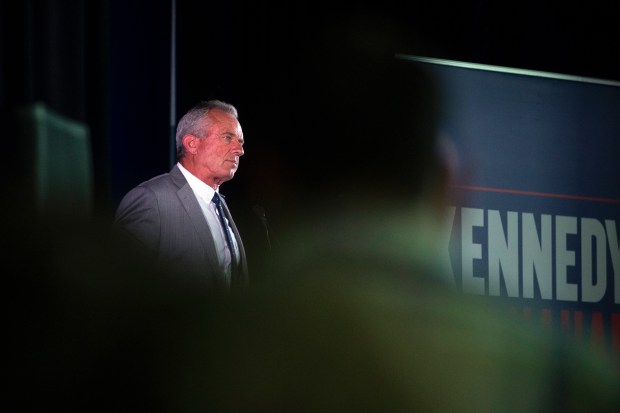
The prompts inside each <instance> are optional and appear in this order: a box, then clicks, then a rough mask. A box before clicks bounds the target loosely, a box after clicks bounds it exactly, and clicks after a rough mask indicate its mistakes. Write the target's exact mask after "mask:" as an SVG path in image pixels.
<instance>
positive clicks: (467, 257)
mask: <svg viewBox="0 0 620 413" xmlns="http://www.w3.org/2000/svg"><path fill="white" fill-rule="evenodd" d="M461 223H462V225H461V245H462V248H461V249H462V259H461V263H462V266H461V270H462V277H463V287H462V288H463V292H464V293H467V294H479V295H484V292H485V291H484V290H485V287H484V279H483V278H481V277H477V276H475V275H474V260H476V259H478V260H479V259H482V244H475V243H474V227H482V226H484V210H482V209H475V208H462V209H461Z"/></svg>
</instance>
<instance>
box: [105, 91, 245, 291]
mask: <svg viewBox="0 0 620 413" xmlns="http://www.w3.org/2000/svg"><path fill="white" fill-rule="evenodd" d="M243 144H244V137H243V131H242V129H241V125H240V123H239V121H238V112H237V109H236V108H235V107H234V106H232V105H231V104H228V103H226V102H222V101H218V100H211V101H203V102H200V103H198V104H197V105H196V106H194V107H193V108H191V109H190V110H189V111H188V112H187V113H186V114H185V115H184V116H183V117H182V118H181V120H180V121H179V123H178V126H177V132H176V149H177V160H178V162H177V164H176V165H175V166H174V167H173V168H172V170H171V171H170V172H169V173H166V174H162V175H159V176H156V177H154V178H152V179H150V180H148V181H146V182H142V183H141V184H139V185H138V186H136V187H135V188H133V189H132V190H130V191H129V192H128V193H127V194H126V195H125V196H124V197H123V199H122V200H121V202H120V204H119V206H118V209H117V211H116V217H115V224H116V225H118V226H119V227H120V228H122V229H123V230H126V231H127V232H128V233H129V234H130V235H131V236H132V237H134V238H135V239H137V240H138V241H139V243H141V244H143V245H144V246H145V247H146V248H147V250H148V251H149V252H151V253H153V254H154V255H155V260H156V262H158V263H161V264H165V265H166V266H170V269H172V270H173V271H174V272H175V273H179V272H181V273H185V274H184V275H185V276H189V278H188V280H193V281H196V282H197V283H198V284H199V285H206V286H207V287H208V288H209V289H212V290H220V289H224V290H229V289H230V288H231V286H233V287H236V286H244V285H246V284H247V280H248V274H247V261H246V254H245V250H244V247H243V243H242V240H241V237H240V235H239V231H238V230H237V227H236V225H235V222H234V221H233V219H232V216H231V214H230V211H229V209H228V207H227V205H226V202H225V201H224V200H223V196H222V195H220V194H219V187H220V185H221V184H223V183H224V182H226V181H229V180H230V179H232V178H233V176H234V175H235V172H236V171H237V168H238V167H239V158H240V157H241V156H242V155H243V154H244V150H243ZM218 198H219V200H221V202H220V204H221V208H219V207H218V202H217V201H218ZM220 211H221V212H220ZM222 215H223V216H222Z"/></svg>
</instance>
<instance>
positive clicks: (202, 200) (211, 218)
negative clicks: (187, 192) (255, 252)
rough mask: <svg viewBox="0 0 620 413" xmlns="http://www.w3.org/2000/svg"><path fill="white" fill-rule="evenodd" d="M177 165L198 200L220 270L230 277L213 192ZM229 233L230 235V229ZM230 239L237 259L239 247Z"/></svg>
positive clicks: (228, 255)
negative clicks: (212, 241)
mask: <svg viewBox="0 0 620 413" xmlns="http://www.w3.org/2000/svg"><path fill="white" fill-rule="evenodd" d="M177 165H178V167H179V169H180V170H181V172H182V173H183V176H185V179H187V183H188V184H189V186H190V187H191V188H192V191H193V192H194V194H195V195H196V199H198V204H200V208H201V209H202V214H203V215H204V217H205V219H206V220H207V223H208V224H209V228H210V229H211V235H212V236H213V240H214V241H215V249H216V250H217V258H218V261H219V263H220V266H221V268H222V270H223V271H224V272H225V273H226V274H227V275H229V276H230V273H231V265H230V264H231V255H230V250H229V249H228V243H227V242H226V234H224V229H223V228H222V225H221V224H220V221H219V218H218V214H217V210H216V209H215V204H214V203H213V202H212V199H213V195H214V193H215V190H214V189H213V188H211V187H210V186H209V185H207V184H205V183H204V182H202V181H201V180H200V179H198V178H197V177H195V176H194V175H192V173H191V172H189V171H188V170H187V169H185V168H184V167H183V165H181V164H180V163H178V164H177ZM224 220H225V221H226V223H227V224H228V220H227V219H226V217H224ZM229 227H230V225H229ZM230 231H231V234H232V229H231V230H230ZM232 238H233V243H234V248H235V252H236V254H235V256H236V257H239V247H238V246H237V240H236V239H235V237H234V236H233V237H232ZM237 261H238V259H237Z"/></svg>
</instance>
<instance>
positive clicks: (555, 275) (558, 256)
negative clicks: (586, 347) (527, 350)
mask: <svg viewBox="0 0 620 413" xmlns="http://www.w3.org/2000/svg"><path fill="white" fill-rule="evenodd" d="M397 58H401V59H409V60H414V61H417V62H420V64H421V65H422V66H424V67H426V68H428V70H429V71H430V72H431V73H432V74H433V75H434V76H435V79H436V81H437V82H438V86H439V88H440V91H441V94H442V99H443V102H444V107H443V113H442V121H441V129H442V133H443V134H444V135H445V137H446V138H447V139H448V140H449V141H451V142H452V143H453V145H454V148H455V149H456V151H455V152H456V154H457V160H458V162H457V164H456V165H457V177H456V183H455V185H454V188H453V189H454V192H453V195H454V199H453V205H452V207H451V209H450V212H451V215H450V220H449V221H450V222H449V225H448V231H447V237H446V248H447V249H448V251H449V254H446V257H449V264H450V267H451V271H452V279H451V281H452V282H454V285H455V286H456V287H457V288H459V289H461V290H462V291H464V292H465V293H468V294H479V295H486V296H490V297H497V299H500V300H505V302H506V303H508V308H509V309H510V311H514V312H515V314H517V315H522V316H524V317H527V318H530V319H531V320H532V321H533V322H541V323H544V324H545V325H548V326H549V327H552V328H558V329H559V331H561V332H563V333H565V334H568V335H570V336H572V337H575V338H576V339H579V340H587V341H588V342H589V343H591V344H592V345H593V346H595V347H596V348H597V349H599V350H601V351H604V352H605V353H606V354H608V355H609V356H610V357H611V358H612V359H614V360H615V362H616V363H618V365H619V366H620V225H619V224H620V82H613V81H605V80H600V79H590V78H579V77H575V76H568V75H560V74H553V73H543V72H533V71H526V70H518V69H510V68H504V67H496V66H486V65H475V64H469V63H463V62H455V61H446V60H438V59H429V58H423V57H416V56H405V55H401V56H397ZM448 240H449V241H448Z"/></svg>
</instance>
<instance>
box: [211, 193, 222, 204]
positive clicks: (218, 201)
mask: <svg viewBox="0 0 620 413" xmlns="http://www.w3.org/2000/svg"><path fill="white" fill-rule="evenodd" d="M212 201H213V203H214V204H215V206H216V207H218V208H219V207H220V206H221V205H222V199H221V198H220V194H218V193H217V192H215V193H214V194H213V199H212Z"/></svg>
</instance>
